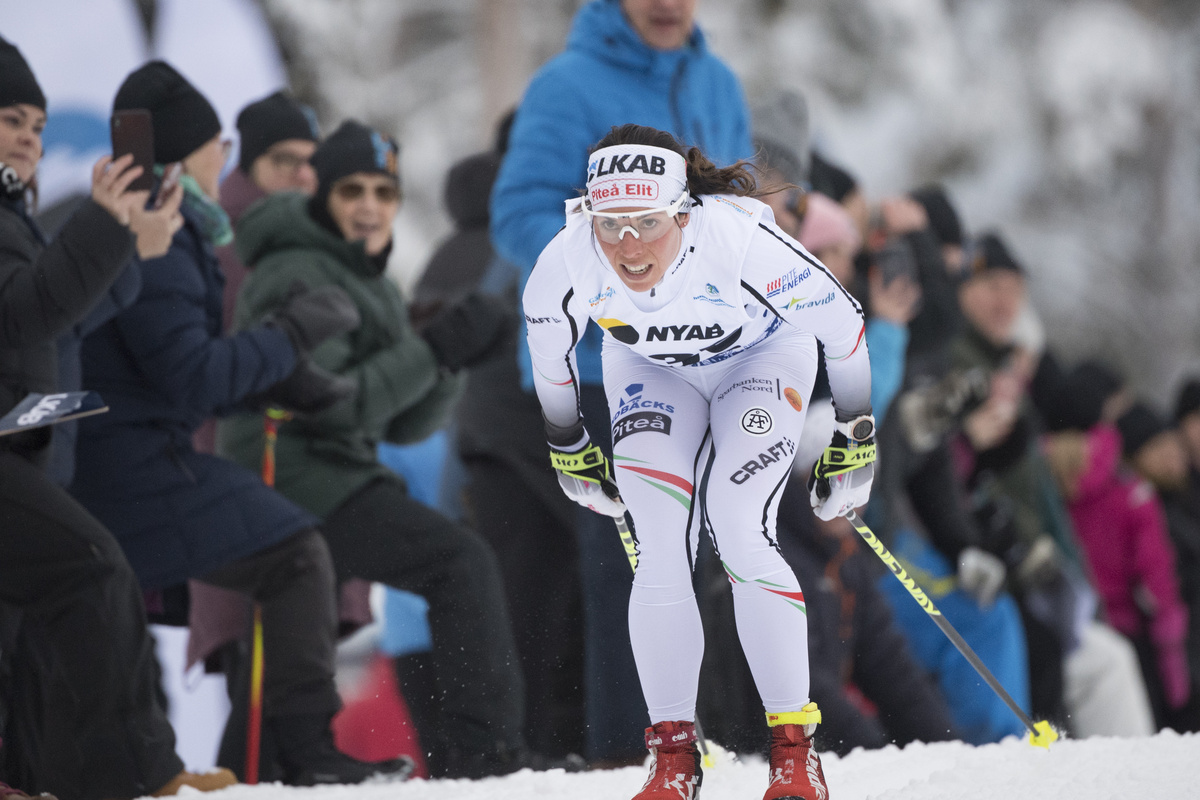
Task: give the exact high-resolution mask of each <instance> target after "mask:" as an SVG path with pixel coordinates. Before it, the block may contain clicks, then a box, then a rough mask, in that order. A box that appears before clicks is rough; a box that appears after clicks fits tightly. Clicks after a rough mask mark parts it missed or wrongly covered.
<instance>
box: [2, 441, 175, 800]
mask: <svg viewBox="0 0 1200 800" xmlns="http://www.w3.org/2000/svg"><path fill="white" fill-rule="evenodd" d="M0 602H2V603H3V604H4V605H5V606H7V609H6V610H0V613H4V614H7V615H9V619H10V620H11V619H12V616H11V615H12V614H14V613H18V614H19V615H20V622H19V624H18V625H16V626H15V632H16V636H15V641H13V642H10V649H9V650H8V651H7V652H8V655H9V656H11V661H10V665H9V667H10V669H11V674H10V677H9V681H10V684H11V685H9V686H7V687H4V688H5V690H6V691H5V693H4V695H3V696H0V705H2V704H4V703H7V704H8V708H9V713H8V724H7V726H6V728H5V730H4V748H3V750H2V751H0V756H3V767H2V770H3V773H4V775H5V777H6V779H7V780H8V781H9V782H11V783H14V784H15V785H19V786H21V787H22V788H24V789H25V790H26V791H29V792H42V791H46V792H51V793H53V794H55V795H57V796H58V797H59V798H60V800H95V799H97V798H106V797H136V796H140V795H145V794H148V793H150V792H153V791H155V790H157V789H159V788H161V787H162V786H163V785H165V784H166V783H167V782H168V781H170V780H171V779H172V778H173V777H175V776H176V775H177V774H179V772H180V771H181V770H182V769H183V763H182V762H181V761H180V760H179V758H178V756H176V755H175V733H174V731H173V730H172V728H171V725H170V723H169V722H168V721H167V718H166V715H165V714H164V712H163V709H162V706H161V705H160V703H159V700H158V696H157V691H158V667H157V663H156V661H155V658H154V646H153V641H152V639H151V637H150V635H149V633H148V632H147V630H146V611H145V607H144V605H143V600H142V591H141V588H140V587H139V586H138V583H137V579H136V577H135V576H134V574H133V570H132V569H131V568H130V567H129V564H128V562H127V561H126V559H125V556H124V554H123V553H122V552H121V548H120V546H119V545H118V544H117V542H116V540H115V539H114V538H113V536H112V534H111V533H110V532H109V531H108V530H106V529H105V528H104V527H103V526H102V525H101V524H100V523H99V522H97V521H96V520H95V519H94V518H93V517H92V516H91V515H90V514H88V513H87V511H85V510H84V509H83V507H82V506H80V505H79V504H78V503H76V502H75V501H74V500H73V499H72V498H71V497H70V496H69V495H68V494H67V493H66V492H64V491H63V490H62V489H60V488H59V487H58V486H55V485H54V484H53V483H51V482H50V480H49V479H47V478H46V477H45V475H44V474H43V473H42V472H41V470H39V469H38V468H36V467H34V466H33V465H32V464H30V463H29V462H28V461H26V460H25V459H23V458H21V457H19V456H16V455H13V454H11V453H7V452H0Z"/></svg>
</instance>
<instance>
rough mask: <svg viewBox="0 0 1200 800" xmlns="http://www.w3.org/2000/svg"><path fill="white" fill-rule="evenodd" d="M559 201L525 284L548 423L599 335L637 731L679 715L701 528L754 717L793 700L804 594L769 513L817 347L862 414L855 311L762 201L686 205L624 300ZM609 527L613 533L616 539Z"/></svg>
mask: <svg viewBox="0 0 1200 800" xmlns="http://www.w3.org/2000/svg"><path fill="white" fill-rule="evenodd" d="M577 202H578V201H573V202H572V203H568V214H567V224H566V226H565V227H564V228H563V230H561V231H560V232H559V233H558V235H557V236H556V237H555V238H554V239H553V241H551V242H550V244H549V245H547V247H546V249H545V250H544V251H543V252H542V255H541V257H540V258H539V259H538V262H537V265H536V266H535V268H534V270H533V274H532V276H531V278H530V280H529V283H528V285H527V287H526V290H525V295H524V310H525V319H526V322H527V323H528V329H529V334H528V337H529V349H530V353H531V355H532V358H533V366H534V374H535V388H536V390H537V394H538V398H539V399H540V401H541V404H542V410H543V412H544V414H545V416H546V419H547V420H548V421H549V422H550V423H552V424H554V425H556V426H558V427H560V428H569V427H571V426H573V425H575V424H576V423H577V422H578V420H579V419H580V413H579V402H578V375H577V373H576V369H575V360H574V347H575V344H576V342H578V340H579V338H580V337H581V335H582V333H583V330H584V326H585V325H586V324H587V321H588V319H589V318H590V319H592V320H595V321H596V323H597V324H599V325H600V326H601V327H602V328H603V329H604V330H605V332H606V334H607V335H606V336H605V338H604V350H603V364H604V386H605V390H606V393H607V396H608V405H609V410H610V413H611V415H612V436H613V456H614V457H613V467H614V472H615V475H614V477H615V479H616V482H617V485H618V487H619V488H620V491H621V496H622V498H623V499H624V501H625V503H626V505H627V506H628V508H629V512H630V515H631V517H632V519H633V523H634V528H635V537H636V542H637V547H638V567H637V574H636V576H635V578H634V585H633V592H632V595H631V598H630V607H629V629H630V638H631V640H632V644H633V652H634V657H635V660H636V662H637V667H638V674H639V677H640V678H641V682H642V690H643V693H644V694H645V698H646V704H647V706H648V709H649V712H650V720H651V722H652V723H654V722H660V721H664V720H691V719H693V718H694V714H695V706H696V692H697V684H698V680H699V674H700V662H701V658H702V655H703V649H704V642H703V633H702V630H701V624H700V615H699V611H698V608H697V605H696V600H695V594H694V592H693V590H692V579H691V578H692V576H691V572H692V567H693V563H694V560H695V557H696V552H697V545H698V538H697V537H698V535H699V532H700V530H701V529H702V527H704V528H707V529H708V530H709V531H710V532H711V536H712V540H713V545H714V547H715V549H716V552H717V553H718V555H719V557H720V559H721V563H722V564H723V566H724V568H725V571H726V573H727V574H728V576H729V579H730V581H731V582H732V584H733V594H734V607H735V615H736V619H737V628H738V636H739V638H740V640H741V644H742V648H743V650H744V651H745V654H746V658H747V660H748V662H749V664H750V668H751V671H752V672H753V675H754V680H755V684H756V686H757V688H758V691H759V694H760V696H761V697H762V700H763V705H764V709H765V710H766V711H768V712H787V711H797V710H799V709H800V708H801V707H803V706H804V705H805V704H806V703H807V702H808V700H809V697H808V690H809V686H808V683H809V680H808V648H807V628H806V621H805V605H804V595H803V593H802V591H801V588H800V585H799V583H798V582H797V580H796V578H795V576H794V575H793V574H792V571H791V569H790V568H789V567H788V566H787V564H786V563H785V561H784V559H783V557H782V555H781V554H780V552H779V548H778V545H777V544H776V540H775V514H776V510H777V508H778V504H779V499H780V497H781V496H782V494H783V488H784V486H785V484H786V482H787V479H788V476H789V474H790V470H791V465H792V458H793V454H794V452H795V448H796V443H797V442H798V441H799V439H800V432H801V430H802V429H803V426H804V417H805V414H804V410H805V409H806V408H807V406H808V401H809V397H810V395H811V392H812V388H813V380H814V377H815V375H816V369H817V352H818V351H817V340H820V341H821V343H822V344H823V345H824V348H825V363H826V370H827V372H828V375H829V383H830V388H831V391H832V392H833V397H834V402H835V405H836V406H837V407H838V409H839V411H840V413H841V415H842V418H847V419H848V418H849V417H851V416H856V415H858V414H864V413H869V412H870V392H871V378H870V364H869V361H868V356H867V348H866V344H865V341H864V320H863V315H862V310H861V308H860V307H859V305H858V304H857V303H856V302H855V301H854V299H853V298H852V297H851V296H850V295H849V294H848V293H847V292H846V290H845V289H843V288H842V286H841V285H840V284H839V283H838V282H837V280H835V279H834V277H833V276H832V275H831V274H830V273H829V272H828V270H827V269H826V268H825V267H824V266H823V265H822V264H821V263H820V262H819V261H817V259H816V258H814V257H813V256H812V255H811V254H809V253H808V252H807V251H806V250H804V248H803V247H801V245H800V244H799V243H798V242H796V241H795V240H794V239H791V238H790V237H789V236H787V234H785V233H783V231H781V230H780V229H779V227H778V226H776V225H775V222H774V219H773V217H772V216H771V212H770V210H769V209H768V208H767V207H766V206H765V205H764V204H762V203H760V202H758V201H756V200H753V199H749V198H742V197H732V196H725V195H706V196H702V197H700V198H698V200H697V202H696V204H695V205H694V206H693V208H692V211H691V218H690V221H689V224H688V225H687V226H686V227H684V228H683V239H682V245H681V247H680V252H679V255H678V256H677V258H676V261H675V262H674V263H673V264H672V265H671V266H669V267H668V269H667V273H666V274H665V275H664V277H663V279H662V281H661V282H660V283H659V284H658V285H657V286H656V287H655V288H654V290H653V291H652V292H641V293H635V292H632V291H630V290H628V289H627V288H626V287H625V285H624V284H623V283H622V282H621V280H620V278H618V277H617V275H616V273H615V272H614V271H613V269H612V267H611V266H610V265H609V263H608V261H607V259H606V258H605V257H604V254H603V252H602V251H601V250H600V247H599V245H598V244H597V243H596V242H595V240H594V237H593V234H592V229H591V226H590V225H589V224H588V222H587V221H586V219H584V217H583V215H582V214H579V213H573V210H572V205H573V203H577ZM614 535H615V533H614Z"/></svg>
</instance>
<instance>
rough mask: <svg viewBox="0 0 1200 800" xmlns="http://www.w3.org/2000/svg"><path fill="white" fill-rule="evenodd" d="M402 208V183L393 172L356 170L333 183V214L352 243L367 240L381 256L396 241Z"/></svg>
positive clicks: (370, 250)
mask: <svg viewBox="0 0 1200 800" xmlns="http://www.w3.org/2000/svg"><path fill="white" fill-rule="evenodd" d="M399 210H400V186H399V184H397V183H396V179H395V178H393V177H391V176H390V175H380V174H378V173H373V172H355V173H354V174H353V175H347V176H346V177H344V178H342V179H341V180H339V181H338V182H337V183H335V184H334V185H333V189H332V190H331V191H330V192H329V216H331V217H333V221H334V222H336V223H337V226H338V230H340V231H341V232H342V236H344V237H345V238H346V241H348V242H363V244H364V247H365V248H366V251H367V255H369V256H377V255H379V254H380V253H382V252H383V251H384V249H385V248H386V247H387V246H388V243H389V242H391V241H392V220H393V219H395V218H396V212H397V211H399Z"/></svg>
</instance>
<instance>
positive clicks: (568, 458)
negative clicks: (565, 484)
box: [550, 442, 607, 483]
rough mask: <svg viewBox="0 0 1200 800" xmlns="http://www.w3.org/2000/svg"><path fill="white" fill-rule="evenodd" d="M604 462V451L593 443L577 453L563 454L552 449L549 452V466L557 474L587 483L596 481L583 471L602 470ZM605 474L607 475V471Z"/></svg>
mask: <svg viewBox="0 0 1200 800" xmlns="http://www.w3.org/2000/svg"><path fill="white" fill-rule="evenodd" d="M604 461H605V459H604V451H603V450H601V449H600V445H598V444H596V443H595V442H593V443H592V444H589V445H588V446H587V447H585V448H583V449H582V450H580V451H579V452H577V453H563V452H560V451H558V450H554V449H551V450H550V464H551V466H553V467H554V468H555V469H556V470H558V471H559V472H564V473H566V474H567V475H570V476H571V477H573V478H578V479H579V480H581V481H588V482H589V483H596V482H597V481H596V479H595V477H593V476H590V475H585V474H583V473H584V471H585V470H589V469H594V468H596V467H601V468H603V467H604V466H605V463H604ZM605 472H606V473H607V470H605ZM605 477H607V475H605Z"/></svg>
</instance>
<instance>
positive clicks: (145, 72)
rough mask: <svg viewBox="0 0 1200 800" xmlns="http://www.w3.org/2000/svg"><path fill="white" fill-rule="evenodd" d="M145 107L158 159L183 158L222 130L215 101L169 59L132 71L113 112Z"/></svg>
mask: <svg viewBox="0 0 1200 800" xmlns="http://www.w3.org/2000/svg"><path fill="white" fill-rule="evenodd" d="M132 108H144V109H146V110H148V111H149V112H150V116H151V118H152V119H153V122H154V161H155V163H157V164H170V163H171V162H173V161H182V160H183V159H184V158H186V157H187V156H189V155H191V154H192V153H194V152H195V151H197V150H199V149H200V148H201V147H202V146H203V145H204V144H205V143H206V142H208V141H209V140H210V139H212V138H213V137H214V136H217V135H218V134H220V133H221V120H220V118H219V117H217V112H216V110H215V109H214V108H213V107H212V103H210V102H208V99H207V98H205V96H204V95H202V94H200V92H199V91H197V90H196V87H194V86H192V85H191V84H190V83H188V81H187V78H185V77H183V76H182V75H180V74H179V73H178V72H176V71H175V68H174V67H172V66H171V65H170V64H168V63H166V62H165V61H151V62H149V63H147V64H143V65H142V66H140V67H138V68H137V69H135V70H134V71H133V72H131V73H129V77H127V78H126V79H125V82H124V83H122V84H121V88H120V89H118V90H117V96H116V98H115V99H114V100H113V111H124V110H125V109H132Z"/></svg>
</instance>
